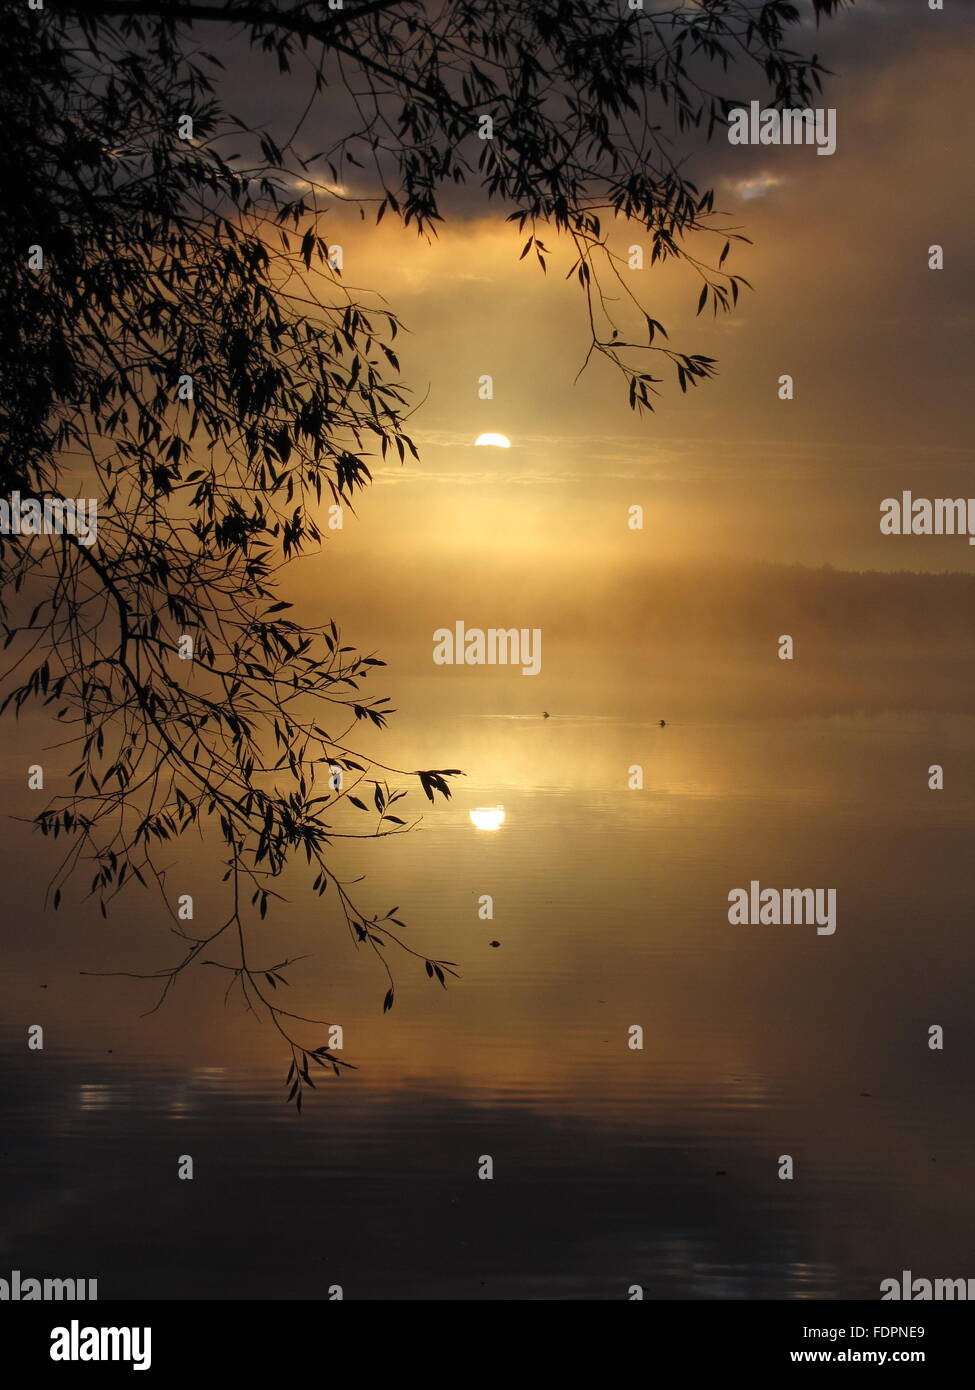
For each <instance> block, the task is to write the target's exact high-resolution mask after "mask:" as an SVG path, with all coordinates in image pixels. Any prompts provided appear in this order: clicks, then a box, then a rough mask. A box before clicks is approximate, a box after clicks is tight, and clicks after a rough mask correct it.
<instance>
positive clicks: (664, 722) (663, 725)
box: [660, 719, 667, 729]
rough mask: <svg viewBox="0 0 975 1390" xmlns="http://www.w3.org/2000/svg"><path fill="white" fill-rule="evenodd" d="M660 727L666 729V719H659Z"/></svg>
mask: <svg viewBox="0 0 975 1390" xmlns="http://www.w3.org/2000/svg"><path fill="white" fill-rule="evenodd" d="M660 727H661V729H666V727H667V721H666V719H661V721H660Z"/></svg>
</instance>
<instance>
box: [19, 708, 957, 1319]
mask: <svg viewBox="0 0 975 1390" xmlns="http://www.w3.org/2000/svg"><path fill="white" fill-rule="evenodd" d="M546 702H547V703H550V704H553V705H554V703H555V701H554V699H552V700H551V701H549V700H548V697H546ZM657 713H658V711H656V710H654V711H653V717H652V718H647V719H643V720H623V721H618V720H615V719H608V718H605V717H598V716H594V715H581V714H578V715H560V714H558V713H557V712H556V713H553V717H552V718H551V719H549V720H544V721H543V720H542V719H541V718H540V717H539V714H536V713H531V714H523V715H519V716H517V717H508V716H505V715H503V714H497V715H495V714H491V713H488V714H483V713H479V714H472V715H471V716H470V717H464V718H459V717H453V718H451V717H449V716H448V715H447V714H446V713H445V714H444V716H443V718H438V720H437V721H436V727H435V728H431V727H430V725H429V721H425V722H424V723H423V724H421V723H420V722H419V721H416V722H414V723H413V724H411V723H410V720H409V716H407V717H406V719H405V721H400V722H399V723H398V725H397V729H396V732H395V734H387V735H384V736H383V738H384V739H386V740H387V742H386V743H384V744H383V745H382V749H383V752H385V753H387V754H390V753H395V752H398V751H399V750H400V749H402V750H409V749H412V750H413V754H414V757H413V761H412V762H409V763H407V764H405V765H407V766H417V765H419V766H444V765H450V766H454V765H456V766H461V767H464V768H465V769H466V770H467V772H468V776H467V778H466V779H465V780H464V781H463V782H462V783H460V784H459V786H458V790H457V793H456V795H455V798H454V799H453V800H452V801H451V802H450V803H449V805H447V806H443V807H440V808H438V809H436V810H429V809H428V814H427V815H426V817H425V819H424V821H423V823H422V825H421V826H420V828H419V829H418V830H416V831H415V832H413V833H412V834H410V835H408V836H404V837H401V838H396V839H389V840H386V841H383V842H382V843H380V844H378V845H377V844H373V843H369V844H366V845H363V846H357V845H353V844H349V842H345V844H344V845H343V848H342V854H343V856H344V857H345V859H344V862H346V863H347V864H348V866H349V872H348V877H350V878H351V877H354V876H355V874H356V873H357V872H359V871H360V869H361V871H363V872H366V874H367V878H366V881H365V882H364V883H363V884H361V885H359V890H360V896H362V895H363V894H364V895H365V896H364V899H363V900H364V901H365V902H367V903H369V904H370V905H371V906H374V907H376V908H378V909H379V910H380V911H385V910H386V908H387V907H392V906H393V905H394V904H395V905H396V906H398V907H399V908H400V913H399V914H398V915H401V916H403V917H404V918H405V920H406V921H407V923H408V930H407V933H406V936H407V938H408V940H409V941H410V942H411V944H415V945H416V947H417V949H420V950H421V951H428V952H429V953H430V954H434V955H440V956H443V957H446V958H448V959H450V960H453V961H457V962H458V964H459V967H460V969H461V972H462V978H461V979H460V980H458V981H455V982H451V983H450V987H449V989H448V990H447V991H446V992H445V991H442V990H441V989H440V988H439V986H437V985H435V984H431V983H430V982H429V981H428V980H427V979H426V977H425V975H424V972H423V969H422V965H420V966H419V967H418V966H417V963H416V962H413V961H409V960H407V959H405V958H403V959H398V958H397V956H396V954H395V953H393V954H392V955H391V964H392V965H393V967H394V973H395V974H396V977H397V998H396V1005H395V1007H394V1009H393V1011H392V1012H391V1013H390V1014H388V1015H385V1016H384V1015H383V1013H382V996H383V993H384V990H385V982H384V979H383V977H382V975H381V973H380V972H379V970H378V969H377V966H376V963H375V961H374V960H373V959H372V957H371V955H367V954H365V953H362V954H360V953H357V952H356V951H355V950H354V948H353V947H352V944H351V943H350V941H349V939H348V935H347V933H346V932H345V929H344V927H342V926H341V924H340V923H339V922H338V921H337V920H336V918H335V916H334V914H333V908H332V906H331V905H330V904H329V901H328V899H327V898H326V899H325V900H323V901H319V900H310V899H309V897H308V895H307V893H305V892H303V891H302V890H301V888H300V885H299V883H298V881H297V880H296V881H295V883H294V885H293V888H292V886H290V885H289V890H290V891H289V896H290V897H291V902H290V904H289V905H288V906H287V907H286V908H285V909H284V910H283V911H282V912H281V914H280V915H279V916H278V917H277V918H276V919H275V922H274V924H273V925H267V926H265V927H264V928H262V929H261V930H260V931H259V932H256V933H255V935H254V938H253V941H254V947H253V950H254V954H255V955H256V956H260V955H261V953H262V952H263V951H266V953H267V954H266V960H267V962H268V963H274V962H276V961H278V960H280V959H282V958H283V957H284V956H286V955H297V954H301V953H302V952H308V953H311V954H310V958H309V959H308V960H305V961H302V962H300V963H299V964H297V965H296V966H294V967H293V968H292V970H291V972H290V974H291V979H292V984H291V989H290V1000H291V1007H293V1008H294V1009H295V1010H296V1011H297V1012H306V1013H308V1012H310V1013H314V1014H316V1015H317V1016H321V1017H322V1018H324V1019H326V1020H327V1021H328V1022H337V1023H341V1024H342V1025H343V1027H344V1030H345V1051H344V1056H345V1057H346V1058H347V1059H348V1060H349V1061H351V1062H354V1063H355V1064H356V1067H357V1070H356V1071H355V1072H349V1073H346V1074H345V1075H343V1076H342V1078H341V1079H340V1080H335V1079H334V1078H333V1079H326V1078H325V1076H324V1073H323V1074H322V1075H323V1081H322V1084H321V1085H320V1087H319V1089H318V1091H317V1093H315V1094H310V1095H309V1097H308V1101H307V1104H306V1107H305V1110H304V1113H303V1115H302V1116H301V1117H300V1118H299V1117H297V1116H296V1115H295V1113H294V1111H293V1110H292V1109H291V1108H289V1107H287V1106H286V1105H284V1104H283V1097H284V1094H285V1091H284V1087H283V1086H282V1082H283V1079H284V1073H285V1071H286V1069H287V1065H288V1059H287V1057H286V1054H285V1052H284V1051H283V1050H282V1047H281V1045H280V1039H277V1038H276V1037H275V1035H274V1033H273V1031H272V1029H271V1028H270V1027H269V1026H268V1025H266V1024H265V1025H264V1026H261V1025H259V1024H258V1023H256V1022H255V1020H254V1019H253V1018H250V1017H248V1016H247V1015H245V1013H244V1011H243V1009H242V1007H241V1005H240V1003H239V1001H237V1000H233V999H232V1000H231V1001H229V1002H228V1003H227V1004H226V1005H225V1004H224V1002H223V995H224V989H225V987H226V976H225V975H224V974H223V972H218V971H216V970H214V969H205V968H201V969H200V970H198V971H197V973H196V975H195V976H191V977H188V978H186V980H185V981H184V982H182V983H181V984H180V985H179V987H178V988H177V990H176V991H175V992H174V994H173V995H172V996H171V997H170V999H169V1001H168V1002H167V1003H166V1005H165V1006H164V1007H163V1009H162V1010H160V1011H159V1012H158V1013H156V1014H153V1015H151V1016H150V1017H143V1016H142V1015H143V1013H144V1011H145V1009H146V1008H148V1007H149V1006H150V1005H151V1003H152V1002H153V1000H154V998H155V995H154V993H153V987H152V986H149V985H146V984H143V983H139V982H135V981H131V980H125V979H103V978H97V977H92V976H84V975H82V974H80V972H81V971H83V970H94V971H98V970H149V969H156V968H159V967H160V966H162V965H166V964H170V963H172V962H173V961H175V959H176V958H177V956H178V948H179V943H178V941H177V940H176V938H175V937H174V936H173V935H172V934H171V933H170V932H169V930H168V928H167V926H166V923H165V920H164V918H163V916H162V914H161V913H160V911H159V910H158V908H157V907H155V906H153V905H152V904H151V903H150V902H149V901H148V900H147V899H146V898H144V897H140V896H133V897H130V898H128V899H124V900H121V901H120V902H119V904H118V905H117V910H116V912H115V914H114V915H113V917H112V919H111V920H110V921H109V922H108V923H103V922H101V920H100V918H99V917H98V916H97V913H95V912H94V911H92V909H91V905H90V904H81V905H80V906H79V905H75V906H73V907H71V909H70V910H69V911H68V912H67V913H65V912H63V911H62V912H61V913H59V914H57V915H53V914H50V913H46V914H45V913H42V912H41V911H40V909H39V900H40V897H41V896H42V888H43V885H42V884H39V882H38V881H35V879H34V877H33V876H32V875H31V874H30V873H28V872H25V866H26V865H27V864H29V863H30V862H34V863H39V862H43V861H42V858H41V854H42V851H43V847H39V844H38V842H37V841H36V840H32V838H31V836H30V834H29V832H28V831H27V830H26V828H25V827H22V826H20V825H18V824H16V823H11V827H10V829H9V832H8V838H7V843H6V847H5V851H4V871H5V875H6V882H7V885H8V894H7V914H8V916H7V924H6V939H7V950H6V961H7V970H6V972H5V979H4V983H3V1011H2V1012H3V1019H4V1028H3V1036H2V1043H3V1056H4V1058H5V1059H6V1060H5V1064H4V1067H3V1077H2V1120H3V1141H2V1155H0V1172H2V1184H0V1188H2V1204H3V1215H2V1225H0V1247H2V1248H0V1267H2V1268H3V1269H4V1270H9V1269H14V1268H19V1269H21V1270H22V1271H24V1272H25V1273H32V1274H35V1275H45V1274H46V1275H51V1276H56V1275H61V1276H68V1275H72V1274H73V1275H75V1276H77V1277H96V1278H97V1279H98V1280H99V1294H100V1297H102V1298H111V1297H158V1298H248V1297H261V1298H301V1297H312V1298H316V1297H327V1291H328V1289H329V1286H330V1285H333V1284H340V1285H341V1286H342V1288H343V1290H344V1294H345V1297H346V1298H392V1299H448V1298H462V1299H484V1298H488V1299H495V1298H519V1299H534V1298H539V1299H559V1298H573V1299H619V1298H625V1297H627V1290H628V1289H629V1287H630V1285H632V1284H640V1285H642V1286H643V1287H644V1289H645V1292H646V1296H647V1297H649V1298H663V1299H667V1298H688V1297H692V1298H810V1299H831V1298H851V1297H852V1298H864V1299H870V1298H877V1297H878V1285H879V1283H880V1280H881V1279H883V1278H886V1277H888V1276H891V1275H897V1274H899V1272H900V1271H901V1270H902V1269H905V1268H909V1269H912V1270H914V1271H915V1272H917V1273H924V1274H926V1275H929V1276H939V1277H967V1276H968V1275H971V1274H972V1273H973V1270H972V1267H971V1251H972V1248H973V1241H972V1235H973V1229H972V1227H973V1216H975V1196H973V1191H972V1187H971V1181H970V1175H971V1172H972V1167H973V1158H975V1126H973V1121H972V1107H971V1099H970V1096H971V1080H970V1078H971V1075H972V1070H973V1062H975V1035H973V1025H972V1015H971V980H972V963H973V955H975V947H973V939H975V938H973V932H972V927H971V909H970V903H971V901H972V897H973V893H975V859H973V856H972V855H971V842H972V832H973V828H975V799H973V797H972V795H971V793H970V791H969V788H972V787H975V756H973V753H972V749H973V748H975V739H973V724H972V718H971V716H969V715H967V714H946V713H924V712H920V713H904V714H896V715H895V714H873V715H870V714H854V713H850V714H846V715H843V716H840V717H835V718H829V719H827V718H819V717H794V718H780V719H764V718H763V719H761V720H754V721H751V722H749V721H748V720H744V719H740V718H730V717H729V718H726V719H724V720H722V719H721V718H716V719H713V720H711V721H708V720H706V719H693V720H689V721H687V722H684V723H682V722H680V720H676V721H675V722H673V723H670V724H668V726H667V728H665V729H660V728H659V727H657V718H656V716H657ZM417 745H419V746H420V750H419V751H417ZM426 745H429V752H430V754H431V756H430V757H429V758H428V759H427V760H426V761H423V760H422V759H423V756H424V753H426V752H427V751H428V749H427V746H426ZM378 747H379V745H377V748H378ZM445 749H449V750H450V757H449V758H448V759H447V760H446V761H445V759H444V756H443V752H444V750H445ZM434 750H437V751H436V752H435V751H434ZM402 756H403V757H409V756H410V754H409V752H407V751H403V753H402ZM934 762H939V763H941V764H943V765H944V766H945V767H946V787H945V790H944V791H943V792H938V793H935V792H931V791H929V790H928V788H927V769H928V767H929V765H930V764H932V763H934ZM8 763H9V771H8V780H9V781H10V783H11V786H13V783H14V780H15V779H18V778H19V773H17V772H16V770H15V768H14V764H13V763H11V762H10V760H9V759H8ZM637 763H639V764H641V765H642V766H643V768H644V775H645V780H646V786H645V789H644V790H643V791H630V790H627V787H626V779H627V770H628V768H630V767H631V766H632V765H633V764H637ZM9 795H10V791H9V789H8V796H9ZM416 800H417V799H416V797H415V796H414V797H413V798H411V802H410V803H407V804H413V803H416ZM497 804H502V805H503V806H504V808H505V821H504V824H503V826H502V827H501V828H500V829H498V830H496V831H482V830H477V829H476V828H475V827H474V826H473V825H472V823H471V820H470V816H469V811H470V810H471V809H472V808H475V807H479V806H484V805H488V806H493V805H497ZM169 862H170V865H171V867H170V869H169V872H168V878H167V882H168V884H169V886H170V887H171V889H172V891H173V893H174V894H175V893H177V892H193V893H194V895H195V898H196V921H195V925H197V926H199V925H200V924H201V922H203V921H209V920H212V921H217V920H222V918H221V916H220V914H221V913H222V912H223V911H224V904H223V902H222V900H221V898H220V891H219V885H218V884H216V883H215V882H214V879H215V878H216V877H217V875H215V874H214V872H213V869H212V866H209V865H208V863H207V858H206V851H205V848H204V847H202V846H200V845H198V844H197V845H193V844H190V843H187V844H186V845H184V846H182V847H176V848H174V850H173V852H172V856H171V860H170V861H169ZM752 878H754V879H758V880H759V881H760V882H761V883H762V884H763V886H765V885H770V886H777V887H785V886H796V887H808V886H818V887H832V888H835V889H836V891H837V904H838V907H837V916H838V925H837V930H836V933H835V935H834V936H832V937H819V936H817V934H816V931H815V928H814V927H805V926H791V927H771V926H766V927H761V926H756V927H732V926H730V925H729V923H728V920H727V895H728V892H729V890H730V889H731V888H734V887H738V886H745V887H747V885H748V882H749V880H750V879H752ZM483 894H490V895H491V896H492V897H493V900H494V917H493V920H490V921H483V920H480V919H479V917H478V915H477V904H478V900H479V898H480V897H481V895H483ZM493 940H497V941H499V942H500V945H499V946H497V947H492V946H491V944H490V943H491V942H492V941H493ZM38 1022H40V1023H43V1024H44V1027H45V1043H46V1046H45V1050H44V1052H43V1053H33V1052H29V1051H27V1049H26V1047H25V1043H24V1038H25V1029H26V1027H27V1026H28V1025H29V1024H32V1023H38ZM635 1024H638V1025H640V1026H641V1027H642V1028H643V1030H644V1037H645V1043H644V1048H643V1050H642V1051H636V1050H631V1049H630V1048H629V1047H628V1045H627V1044H628V1036H629V1033H628V1030H629V1029H630V1028H631V1026H632V1025H635ZM933 1024H939V1025H941V1026H942V1027H943V1028H944V1033H945V1047H944V1050H943V1051H941V1052H936V1051H931V1050H929V1048H928V1046H927V1030H928V1028H929V1027H930V1026H931V1025H933ZM319 1040H324V1039H319ZM182 1154H190V1155H192V1156H193V1159H194V1164H195V1178H194V1180H193V1181H192V1182H182V1181H179V1180H177V1177H176V1169H177V1161H178V1158H179V1156H180V1155H182ZM783 1154H790V1155H792V1157H793V1159H794V1162H795V1171H796V1176H795V1179H794V1180H793V1181H791V1182H788V1181H780V1180H779V1178H778V1176H777V1174H778V1160H779V1156H780V1155H783ZM481 1155H491V1157H492V1158H493V1162H494V1173H495V1176H494V1180H493V1181H492V1182H486V1181H480V1180H478V1178H477V1176H476V1174H477V1166H478V1161H479V1158H480V1156H481Z"/></svg>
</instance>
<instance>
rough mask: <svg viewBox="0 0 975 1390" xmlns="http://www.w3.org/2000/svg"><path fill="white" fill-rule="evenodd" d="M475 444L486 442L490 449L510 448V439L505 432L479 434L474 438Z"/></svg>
mask: <svg viewBox="0 0 975 1390" xmlns="http://www.w3.org/2000/svg"><path fill="white" fill-rule="evenodd" d="M474 444H475V446H476V445H478V444H487V445H488V446H489V447H490V448H492V449H510V448H511V440H510V439H509V438H508V436H507V435H506V434H479V435H478V436H477V438H476V439H475V440H474Z"/></svg>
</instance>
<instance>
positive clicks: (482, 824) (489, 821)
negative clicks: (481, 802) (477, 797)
mask: <svg viewBox="0 0 975 1390" xmlns="http://www.w3.org/2000/svg"><path fill="white" fill-rule="evenodd" d="M467 814H468V815H469V816H470V818H471V824H472V825H473V826H474V827H475V828H476V829H477V830H500V829H501V827H502V825H504V807H503V806H476V807H475V808H474V810H473V811H468V813H467Z"/></svg>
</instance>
